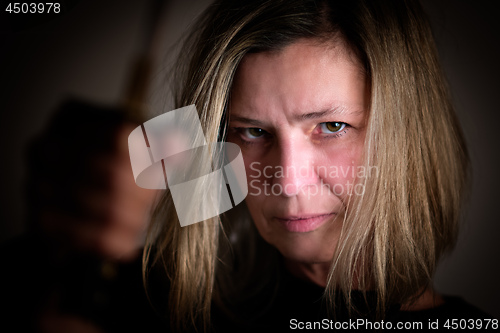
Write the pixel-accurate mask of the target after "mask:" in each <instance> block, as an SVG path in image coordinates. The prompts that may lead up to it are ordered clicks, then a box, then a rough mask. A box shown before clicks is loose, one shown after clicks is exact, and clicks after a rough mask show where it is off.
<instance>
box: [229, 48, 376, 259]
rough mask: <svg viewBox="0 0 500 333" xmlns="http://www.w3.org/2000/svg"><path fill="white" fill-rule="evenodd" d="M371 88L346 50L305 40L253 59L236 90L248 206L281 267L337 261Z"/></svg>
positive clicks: (234, 120)
mask: <svg viewBox="0 0 500 333" xmlns="http://www.w3.org/2000/svg"><path fill="white" fill-rule="evenodd" d="M367 89H368V87H367V85H366V82H365V76H364V74H363V73H362V70H361V66H360V64H359V63H358V62H357V59H356V58H355V57H354V56H353V55H352V54H350V53H349V52H348V51H347V49H346V47H345V46H343V45H342V44H341V43H338V44H337V45H335V47H332V46H330V45H328V46H325V45H321V44H319V43H314V42H313V41H310V40H301V41H299V42H296V43H294V44H291V45H290V46H288V47H286V48H284V49H283V50H281V51H280V52H263V53H255V54H248V55H246V56H245V57H244V59H243V61H242V62H241V64H240V66H239V68H238V71H237V74H236V77H235V81H234V85H233V90H232V94H231V104H230V117H229V118H230V119H229V120H230V131H229V134H228V141H230V142H234V143H237V144H238V145H239V146H240V147H241V150H242V153H243V158H244V161H245V168H246V173H247V181H248V196H247V198H246V204H247V206H248V209H249V211H250V214H251V216H252V218H253V221H254V223H255V225H256V227H257V229H258V231H259V233H260V234H261V236H262V237H263V238H264V239H265V240H266V241H267V242H268V243H270V244H271V245H273V246H275V247H276V248H277V249H278V250H279V251H280V252H281V253H282V254H283V256H284V257H285V258H287V259H290V260H293V261H299V262H304V263H306V262H307V263H320V262H328V261H330V260H331V259H332V256H333V252H334V248H335V245H336V243H337V240H338V236H339V233H340V230H341V225H342V221H343V214H344V212H343V209H342V207H343V206H344V205H345V203H346V202H347V200H348V197H349V196H350V195H356V194H361V192H362V190H363V189H362V188H361V187H359V186H358V187H354V186H353V185H354V184H353V181H354V179H355V176H356V175H357V174H358V172H360V171H362V170H360V169H359V168H358V163H360V158H361V153H362V149H363V142H364V137H365V120H366V117H367V114H368V110H367V109H368V90H367Z"/></svg>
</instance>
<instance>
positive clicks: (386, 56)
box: [144, 0, 468, 331]
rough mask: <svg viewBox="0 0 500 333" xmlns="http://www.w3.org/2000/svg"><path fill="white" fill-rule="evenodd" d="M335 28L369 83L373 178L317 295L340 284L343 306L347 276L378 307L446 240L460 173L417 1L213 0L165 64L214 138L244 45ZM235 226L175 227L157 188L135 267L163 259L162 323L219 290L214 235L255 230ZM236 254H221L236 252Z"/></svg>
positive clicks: (452, 121)
mask: <svg viewBox="0 0 500 333" xmlns="http://www.w3.org/2000/svg"><path fill="white" fill-rule="evenodd" d="M339 36H341V38H342V39H343V40H345V41H346V42H347V43H348V45H349V47H350V48H351V50H352V51H353V52H354V54H355V55H356V56H357V57H358V59H359V60H360V62H361V63H362V64H363V65H364V71H365V73H366V77H367V80H368V83H369V85H370V87H371V108H370V115H369V118H368V127H367V135H366V140H365V147H364V148H365V150H364V166H365V167H366V168H367V169H368V168H369V167H373V166H375V167H376V168H377V170H378V175H377V177H370V178H365V179H363V180H362V181H363V182H364V186H365V189H366V190H365V191H364V194H363V195H361V196H357V197H354V198H353V200H351V202H350V203H349V205H348V207H347V212H348V214H346V218H345V221H344V223H343V227H342V233H341V236H340V240H339V242H338V246H337V250H336V252H335V256H334V259H333V262H332V265H331V272H330V275H329V280H328V284H327V288H326V291H325V299H326V302H327V304H329V305H330V306H333V303H334V299H335V293H336V291H338V290H340V291H341V294H342V295H343V296H344V297H345V299H346V300H347V303H348V304H349V305H350V304H351V303H350V301H351V290H352V281H353V280H354V279H356V281H358V285H357V288H358V289H360V290H365V291H366V290H368V289H370V290H375V291H376V293H377V296H378V297H377V299H378V303H377V309H378V313H379V314H381V315H383V313H384V311H385V308H386V307H387V306H388V305H390V304H395V303H406V302H411V301H412V300H413V299H415V298H416V297H417V296H418V292H419V291H420V290H422V289H423V288H425V287H427V286H428V285H429V283H430V281H431V277H432V275H433V272H434V270H435V267H436V263H437V260H438V259H439V257H440V256H441V255H442V254H443V253H444V252H445V251H446V250H448V249H450V248H451V247H452V246H453V245H454V242H455V238H456V235H457V225H458V219H459V210H460V206H461V200H462V196H463V192H464V187H465V185H466V180H467V175H468V172H467V169H468V157H467V151H466V147H465V143H464V139H463V136H462V133H461V130H460V127H459V123H458V121H457V119H456V116H455V114H454V111H453V108H452V103H451V100H450V97H449V93H448V91H447V86H446V82H445V80H444V76H443V74H442V72H441V69H440V66H439V63H438V55H437V51H436V48H435V45H434V40H433V36H432V33H431V30H430V27H429V24H428V22H427V21H426V18H425V15H424V13H423V10H422V8H421V6H420V4H419V3H418V2H417V1H404V0H393V1H373V0H359V1H358V0H346V1H313V0H303V1H298V0H287V1H264V0H261V1H253V0H251V1H243V0H241V1H234V0H232V1H231V0H224V1H219V2H216V3H215V4H213V5H212V6H211V7H210V8H208V10H207V11H206V13H205V14H204V15H203V17H202V18H201V20H200V21H199V23H198V25H197V26H196V27H195V30H194V33H193V34H192V35H191V36H190V38H189V39H188V41H187V42H186V46H185V48H184V50H183V51H182V52H181V55H188V57H184V58H182V59H181V61H180V62H179V63H178V64H177V66H178V67H177V69H178V76H176V77H175V81H174V82H175V84H176V85H177V88H178V89H177V90H176V91H175V96H176V98H175V104H176V107H182V106H186V105H190V104H195V105H196V107H197V109H198V112H199V117H200V120H201V123H202V127H203V129H204V130H205V136H206V138H207V141H209V142H213V141H221V140H223V139H224V137H225V131H226V121H227V113H228V101H229V98H230V91H231V85H232V81H233V77H234V74H235V72H236V70H237V68H238V65H239V63H240V61H241V59H242V58H243V57H244V56H245V54H247V53H248V52H265V51H271V50H279V49H281V48H283V47H285V46H286V45H289V44H290V43H293V42H294V41H296V40H298V39H299V38H314V39H317V40H319V41H321V42H324V43H328V42H335V41H334V39H335V38H339ZM237 223H242V225H243V224H244V223H245V222H239V221H238V222H237V221H232V224H233V226H232V229H231V230H229V229H228V227H227V225H225V224H224V223H222V221H221V218H219V217H217V218H212V219H209V220H207V221H204V222H202V223H196V224H193V225H189V226H186V227H180V225H179V222H178V220H177V215H176V213H175V209H174V205H173V203H172V198H171V195H170V193H169V192H168V191H167V192H166V193H165V194H164V196H163V197H162V199H161V201H160V203H159V205H158V206H157V208H156V210H155V214H154V218H153V221H152V223H151V226H150V232H149V236H148V240H147V246H146V250H145V252H144V253H145V255H144V261H145V267H149V266H150V265H152V264H151V263H161V264H162V265H164V266H165V270H166V272H167V276H168V278H169V281H170V292H169V296H168V297H169V299H168V303H169V309H170V318H171V320H172V323H173V327H174V328H177V329H180V330H183V331H184V330H187V329H188V328H189V327H195V328H201V329H207V328H208V325H209V320H210V306H211V303H212V300H213V299H215V298H217V299H223V297H218V295H222V294H223V289H224V288H227V289H229V288H230V286H228V284H227V283H224V284H221V283H218V281H219V280H220V279H222V278H223V277H224V276H223V275H225V274H222V273H220V272H221V269H222V268H225V267H226V265H228V263H227V262H225V261H224V262H223V261H222V258H226V256H225V254H227V253H228V252H227V251H229V252H231V250H228V248H230V246H229V247H228V246H226V245H228V244H229V245H231V244H230V243H231V242H229V241H228V240H227V238H228V237H226V236H228V234H232V235H233V234H234V237H235V239H236V241H235V242H233V243H234V244H233V245H234V246H236V245H237V243H238V242H241V240H242V239H243V237H241V235H240V236H239V237H238V233H242V232H245V233H248V232H250V231H252V232H255V230H254V229H253V228H252V226H248V225H247V226H245V227H241V226H240V227H239V226H237V225H236V224H237ZM229 238H231V237H229ZM245 238H246V239H247V242H249V241H248V236H247V235H245ZM254 238H255V241H253V240H252V241H251V242H252V244H254V245H255V244H260V245H256V246H252V247H249V248H247V250H246V251H247V253H246V254H244V255H245V256H246V257H245V259H243V260H245V264H246V265H247V268H246V269H248V270H249V274H247V275H246V276H247V277H249V278H250V277H253V275H252V269H253V268H255V266H254V265H252V263H251V262H248V261H249V260H250V259H251V258H255V257H256V256H257V255H258V253H260V252H259V251H260V250H259V247H262V246H266V245H262V242H261V240H259V239H258V236H256V237H254ZM223 250H224V253H222V252H223ZM270 251H272V250H270ZM250 252H251V253H250ZM241 253H242V252H240V251H237V250H233V251H232V252H231V255H232V257H233V258H235V257H236V258H235V259H236V260H237V259H238V256H241V255H242V254H241ZM249 258H250V259H249ZM240 261H241V259H240ZM250 261H251V260H250ZM148 263H149V266H148ZM248 267H250V268H248ZM146 271H147V269H146ZM226 277H227V276H226Z"/></svg>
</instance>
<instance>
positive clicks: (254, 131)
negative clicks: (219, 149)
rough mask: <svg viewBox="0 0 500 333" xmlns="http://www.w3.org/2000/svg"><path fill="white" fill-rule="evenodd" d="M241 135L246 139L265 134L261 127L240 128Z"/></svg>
mask: <svg viewBox="0 0 500 333" xmlns="http://www.w3.org/2000/svg"><path fill="white" fill-rule="evenodd" d="M240 131H241V135H242V136H244V137H245V138H247V139H257V138H260V137H261V136H263V135H264V134H266V131H264V130H263V129H262V128H256V127H252V128H241V129H240Z"/></svg>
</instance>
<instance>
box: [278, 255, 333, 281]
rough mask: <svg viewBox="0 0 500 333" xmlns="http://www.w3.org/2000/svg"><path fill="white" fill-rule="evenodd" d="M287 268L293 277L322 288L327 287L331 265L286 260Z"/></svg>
mask: <svg viewBox="0 0 500 333" xmlns="http://www.w3.org/2000/svg"><path fill="white" fill-rule="evenodd" d="M285 267H286V269H288V271H289V272H290V273H292V275H294V276H296V277H298V278H299V279H301V280H305V281H309V282H312V283H314V284H317V285H318V286H320V287H326V281H327V280H328V273H329V272H330V263H323V262H322V263H303V262H298V261H292V260H289V259H286V258H285Z"/></svg>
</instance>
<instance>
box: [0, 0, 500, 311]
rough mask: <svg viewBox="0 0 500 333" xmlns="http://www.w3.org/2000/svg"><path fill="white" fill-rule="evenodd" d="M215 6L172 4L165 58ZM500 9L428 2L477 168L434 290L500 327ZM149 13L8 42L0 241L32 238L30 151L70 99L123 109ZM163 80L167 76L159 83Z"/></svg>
mask: <svg viewBox="0 0 500 333" xmlns="http://www.w3.org/2000/svg"><path fill="white" fill-rule="evenodd" d="M207 3H208V1H206V0H199V1H194V0H191V1H182V2H181V1H174V2H173V3H172V4H171V6H170V8H169V10H168V12H167V20H166V22H167V23H166V26H165V28H164V41H165V42H164V45H163V47H164V49H163V50H162V52H160V54H161V55H162V57H163V56H164V55H166V52H167V51H168V50H171V49H172V48H173V45H174V42H175V40H176V39H177V38H178V36H180V35H181V34H182V32H184V31H186V29H187V27H188V25H189V24H190V23H191V22H192V20H193V18H194V16H196V14H197V13H199V12H200V11H201V10H202V9H203V8H204V7H205V6H206V4H207ZM492 3H493V4H494V2H488V1H485V0H481V1H468V2H465V1H451V0H440V1H431V0H425V1H424V5H425V6H426V8H427V9H428V11H429V13H430V17H431V20H432V22H433V25H434V28H435V34H436V37H437V40H438V47H439V51H440V55H441V58H442V62H443V65H444V68H445V71H446V74H447V76H448V78H449V82H450V86H451V89H452V93H453V96H454V100H455V104H456V107H457V111H458V113H459V117H460V120H461V122H462V125H463V128H464V131H465V133H466V137H467V140H468V143H469V147H470V151H471V158H472V164H473V168H474V183H473V189H472V194H471V200H470V202H469V205H468V207H466V216H465V222H464V226H463V228H462V232H461V235H460V240H459V243H458V246H457V248H456V250H455V251H454V252H453V253H452V254H451V255H450V256H448V257H447V258H445V259H444V260H443V261H442V263H441V265H440V266H439V269H438V272H437V275H436V278H435V282H436V286H437V288H438V290H439V291H441V292H444V293H448V294H457V295H461V296H463V297H464V298H466V299H467V300H468V301H470V302H472V303H473V304H475V305H477V306H479V307H481V308H483V309H484V310H486V311H488V312H490V313H491V314H493V315H494V316H496V317H497V318H498V317H500V306H499V302H498V299H499V298H500V285H499V284H498V281H500V269H499V268H498V262H499V260H498V257H497V256H498V255H499V254H500V239H499V235H500V219H499V218H498V213H497V208H498V207H497V205H498V204H499V203H498V201H497V200H500V195H499V194H498V193H497V190H498V188H500V176H499V174H498V172H497V171H498V170H500V168H499V164H500V163H499V157H498V152H499V150H498V148H497V146H498V144H499V143H500V140H499V132H500V131H499V129H498V125H499V124H500V119H499V118H500V115H499V112H498V111H499V107H498V100H497V98H498V96H499V95H500V94H499V92H498V91H497V90H498V89H499V88H500V84H499V78H500V64H499V62H498V59H500V39H499V37H498V33H499V32H500V25H499V20H498V18H497V17H496V15H495V13H497V11H496V10H494V9H493V4H492ZM146 5H147V2H146V1H135V2H134V1H118V0H112V1H110V0H108V1H95V0H94V1H92V0H82V1H80V2H79V3H78V4H77V5H76V6H75V7H74V8H73V9H72V10H71V11H70V12H69V13H68V14H66V15H61V16H60V17H57V18H56V19H54V20H52V21H51V22H48V23H45V24H42V25H39V26H37V27H35V28H33V29H31V30H26V31H24V32H22V33H18V34H15V35H12V34H11V35H8V34H1V35H0V43H1V44H0V45H1V47H0V50H1V51H0V61H1V64H0V65H1V67H0V68H1V76H0V84H1V86H0V94H1V95H0V111H1V112H0V124H2V131H1V132H0V151H1V152H2V158H1V163H0V175H1V177H2V181H1V184H2V185H1V187H0V199H1V200H0V205H1V207H0V221H1V223H0V241H4V240H7V239H9V238H12V237H14V236H16V235H18V234H20V233H22V232H23V231H24V230H25V224H24V222H23V221H24V216H25V214H24V211H25V205H24V199H23V184H24V183H23V182H24V179H25V165H24V153H25V146H26V144H27V143H28V142H29V140H30V139H31V138H32V137H33V136H35V135H36V134H37V133H39V132H40V131H41V130H42V129H43V127H44V125H45V124H46V121H47V119H48V116H49V115H50V114H51V111H52V110H53V109H54V108H55V107H56V106H57V105H58V103H59V102H60V101H61V100H62V99H63V98H64V97H65V96H67V95H68V94H70V95H76V96H79V97H82V98H85V99H88V100H91V101H97V102H105V103H114V102H116V101H118V100H119V98H120V96H121V94H122V91H123V89H124V82H125V80H126V78H127V75H128V68H129V65H130V64H131V61H132V60H133V58H134V56H135V55H136V52H137V50H138V48H139V45H140V29H141V27H142V23H143V18H144V14H145V10H146ZM164 75H165V72H164V71H162V70H158V75H157V79H158V80H157V81H158V82H161V77H162V76H164ZM155 92H156V93H157V94H156V96H160V97H159V98H156V99H155V100H157V101H160V100H161V95H162V91H161V90H160V88H156V89H155ZM166 109H169V106H167V107H166ZM160 111H161V108H158V109H157V110H156V111H155V113H157V112H160Z"/></svg>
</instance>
